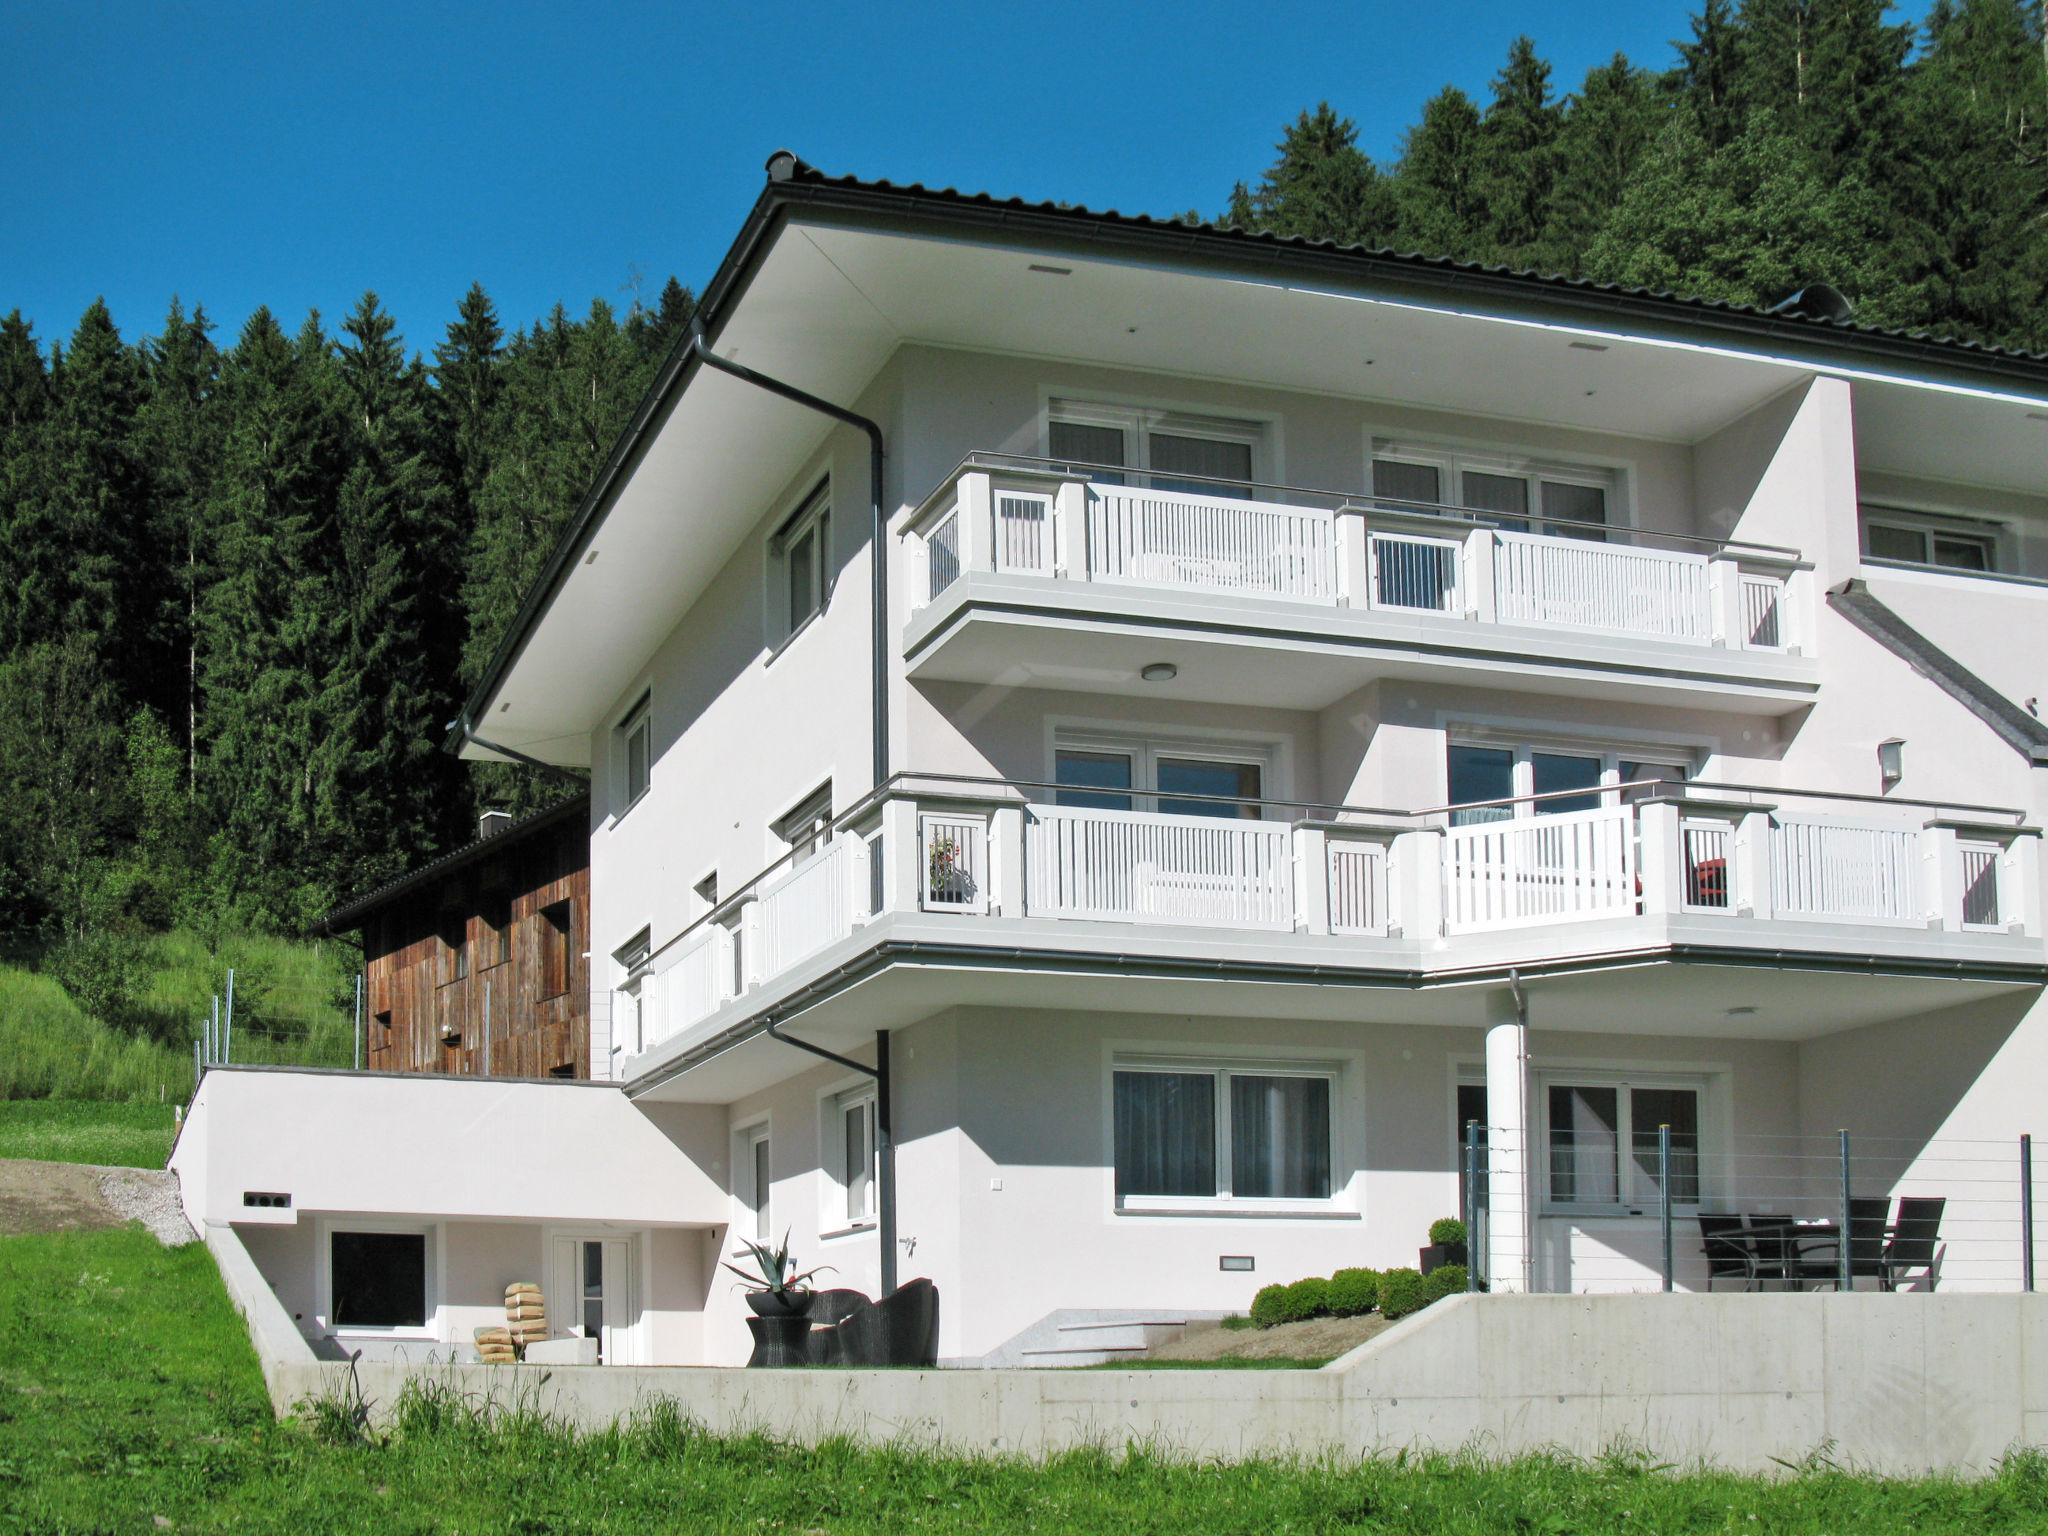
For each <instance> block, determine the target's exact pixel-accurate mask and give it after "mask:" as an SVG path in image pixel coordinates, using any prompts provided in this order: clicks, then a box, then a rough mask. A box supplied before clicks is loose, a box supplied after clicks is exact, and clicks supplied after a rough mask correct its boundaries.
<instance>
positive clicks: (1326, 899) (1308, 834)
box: [1294, 827, 1330, 934]
mask: <svg viewBox="0 0 2048 1536" xmlns="http://www.w3.org/2000/svg"><path fill="white" fill-rule="evenodd" d="M1329 859H1330V835H1329V833H1327V832H1325V831H1323V830H1322V829H1321V828H1319V827H1296V828H1295V829H1294V923H1295V926H1296V927H1297V928H1299V929H1300V930H1301V931H1302V932H1303V933H1315V934H1327V933H1329V931H1330V864H1329Z"/></svg>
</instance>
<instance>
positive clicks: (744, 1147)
mask: <svg viewBox="0 0 2048 1536" xmlns="http://www.w3.org/2000/svg"><path fill="white" fill-rule="evenodd" d="M739 1140H740V1156H739V1178H738V1179H737V1180H735V1181H734V1182H736V1183H737V1184H738V1185H739V1193H740V1201H741V1204H742V1205H743V1206H744V1207H745V1210H746V1222H745V1228H746V1230H747V1231H748V1232H749V1233H750V1234H751V1237H752V1240H753V1241H754V1242H757V1243H765V1242H769V1241H772V1233H773V1230H774V1228H773V1217H772V1214H771V1212H770V1211H769V1208H768V1205H769V1191H770V1189H771V1187H772V1185H773V1168H772V1165H771V1164H770V1162H769V1158H768V1126H767V1124H766V1123H765V1122H764V1123H763V1124H760V1125H753V1126H749V1127H747V1129H745V1130H744V1131H741V1132H740V1137H739Z"/></svg>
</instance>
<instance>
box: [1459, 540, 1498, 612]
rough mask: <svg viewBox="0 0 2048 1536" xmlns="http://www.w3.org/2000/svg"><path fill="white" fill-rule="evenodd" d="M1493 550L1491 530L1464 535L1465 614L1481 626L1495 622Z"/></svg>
mask: <svg viewBox="0 0 2048 1536" xmlns="http://www.w3.org/2000/svg"><path fill="white" fill-rule="evenodd" d="M1494 548H1495V545H1494V540H1493V530H1492V529H1491V528H1474V529H1473V530H1472V531H1471V532H1470V533H1468V534H1466V535H1465V553H1464V557H1463V564H1464V567H1465V569H1464V572H1463V575H1464V578H1465V611H1466V612H1467V613H1469V614H1470V615H1471V616H1472V618H1473V619H1474V620H1475V621H1476V622H1478V623H1481V624H1491V623H1493V622H1494V613H1495V605H1494V581H1493V552H1494Z"/></svg>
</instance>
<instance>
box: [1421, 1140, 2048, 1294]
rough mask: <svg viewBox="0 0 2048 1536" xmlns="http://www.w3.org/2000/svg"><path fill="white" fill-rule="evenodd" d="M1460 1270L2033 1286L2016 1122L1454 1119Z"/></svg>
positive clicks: (1515, 1282) (1657, 1280) (2024, 1158)
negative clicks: (1763, 1126) (1894, 1126)
mask: <svg viewBox="0 0 2048 1536" xmlns="http://www.w3.org/2000/svg"><path fill="white" fill-rule="evenodd" d="M1463 1154H1464V1158H1463V1166H1462V1169H1461V1173H1462V1177H1461V1181H1460V1182H1461V1185H1462V1186H1463V1189H1464V1198H1465V1205H1466V1221H1467V1226H1468V1228H1469V1230H1470V1234H1471V1244H1470V1246H1471V1256H1472V1265H1471V1268H1472V1271H1473V1277H1474V1278H1473V1283H1474V1285H1475V1287H1477V1286H1482V1285H1485V1286H1491V1287H1492V1288H1495V1289H1527V1290H1532V1291H1547V1292H1567V1293H1592V1292H1612V1291H1657V1290H1665V1291H1709V1290H1711V1291H1723V1290H1727V1291H1738V1290H1739V1291H1806V1290H1883V1291H1932V1290H1936V1289H1942V1290H1949V1291H2016V1290H2032V1289H2033V1288H2034V1282H2035V1275H2036V1272H2037V1270H2038V1269H2039V1268H2040V1267H2041V1262H2042V1260H2043V1258H2044V1257H2048V1254H2044V1251H2043V1247H2042V1241H2043V1235H2042V1234H2040V1233H2039V1232H2037V1230H2036V1228H2035V1222H2034V1210H2035V1207H2036V1204H2037V1201H2036V1198H2035V1197H2036V1196H2037V1194H2038V1193H2039V1192H2040V1191H2039V1189H2038V1186H2037V1184H2036V1178H2037V1175H2036V1174H2035V1171H2034V1168H2033V1142H2032V1138H2031V1137H2030V1136H2027V1135H2019V1136H2014V1137H2011V1138H2008V1139H1989V1138H1986V1139H1973V1138H1968V1137H1908V1136H1866V1135H1859V1134H1852V1133H1851V1132H1849V1131H1839V1132H1835V1133H1833V1134H1831V1135H1819V1136H1815V1135H1769V1134H1748V1135H1740V1136H1734V1137H1729V1138H1704V1139H1703V1138H1702V1137H1701V1136H1700V1135H1699V1133H1698V1132H1697V1131H1696V1130H1694V1129H1692V1128H1690V1127H1687V1128H1684V1129H1678V1128H1674V1127H1672V1126H1670V1125H1668V1124H1659V1125H1656V1126H1647V1125H1646V1126H1643V1127H1641V1128H1631V1127H1622V1126H1615V1125H1609V1124H1594V1125H1591V1126H1587V1125H1584V1124H1583V1123H1580V1124H1575V1125H1573V1126H1571V1127H1569V1128H1562V1127H1559V1126H1557V1125H1555V1124H1552V1125H1550V1126H1548V1127H1546V1128H1545V1129H1544V1130H1543V1131H1542V1132H1541V1133H1540V1136H1537V1137H1532V1136H1525V1135H1523V1134H1521V1133H1520V1132H1518V1131H1517V1130H1516V1129H1514V1128H1511V1127H1499V1126H1486V1125H1482V1124H1480V1123H1479V1122H1477V1121H1474V1122H1471V1123H1469V1124H1468V1125H1467V1126H1466V1128H1465V1139H1464V1148H1463Z"/></svg>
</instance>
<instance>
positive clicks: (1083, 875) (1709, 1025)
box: [621, 775, 2044, 1076]
mask: <svg viewBox="0 0 2048 1536" xmlns="http://www.w3.org/2000/svg"><path fill="white" fill-rule="evenodd" d="M1066 793H1067V795H1068V796H1069V798H1072V797H1073V793H1074V792H1072V791H1067V792H1066ZM1060 794H1061V791H1059V790H1058V789H1057V787H1056V786H1053V785H1042V784H1020V783H1006V782H1002V781H996V780H963V779H957V778H940V777H936V776H920V775H904V776H901V777H899V778H898V779H897V780H896V781H895V782H894V783H892V784H891V785H890V786H888V787H887V788H886V789H885V790H883V791H880V792H878V793H876V794H874V795H871V796H869V797H868V798H867V799H866V800H864V801H863V802H862V803H861V804H859V805H857V806H855V807H854V808H853V809H852V810H850V811H849V812H848V813H847V814H846V815H845V816H842V817H841V818H840V819H839V821H838V822H837V823H836V825H835V828H834V830H833V832H832V835H831V836H830V837H829V839H827V840H826V841H824V842H823V843H822V844H821V845H820V846H818V847H817V849H816V850H815V852H813V853H811V854H810V855H809V856H808V857H806V858H805V859H804V860H803V862H801V863H799V862H797V861H796V859H795V858H794V857H793V856H792V857H790V858H788V859H785V860H784V861H782V862H780V863H779V864H778V865H777V866H776V867H774V868H772V869H771V870H769V871H768V872H767V873H766V874H764V876H762V877H761V878H760V879H758V880H756V881H755V882H753V883H752V884H751V885H749V886H748V887H747V888H746V889H744V890H742V891H740V892H738V893H736V894H735V895H733V896H732V897H729V898H728V899H727V900H726V901H725V902H724V903H722V904H721V905H720V907H719V908H718V909H716V910H715V911H714V912H712V913H710V914H708V915H707V916H706V917H705V918H704V919H703V920H701V921H700V922H698V923H696V924H695V925H693V926H692V927H691V928H689V929H687V930H685V931H684V932H683V933H682V934H680V935H679V936H678V937H677V938H676V939H674V940H672V941H670V943H668V944H667V945H665V946H663V948H662V949H660V950H658V951H656V953H655V954H654V956H653V957H652V959H651V960H650V962H649V963H648V966H647V968H646V970H645V972H644V973H642V974H641V975H640V977H639V978H638V979H637V980H636V981H635V982H634V983H633V984H634V985H637V986H639V987H640V988H641V989H642V1002H641V1006H640V1007H639V1008H638V1009H637V1010H635V1011H634V1016H635V1017H636V1018H637V1020H638V1023H637V1024H636V1025H635V1028H636V1029H638V1030H639V1032H640V1033H639V1035H638V1037H637V1038H634V1039H630V1040H627V1041H624V1042H622V1043H621V1044H622V1050H623V1053H624V1055H625V1056H626V1057H627V1058H628V1065H627V1071H628V1073H629V1075H632V1076H644V1075H645V1074H646V1073H647V1072H648V1071H649V1070H650V1069H654V1068H657V1067H659V1066H660V1064H661V1063H663V1062H666V1061H670V1060H672V1059H673V1058H675V1057H676V1056H677V1055H678V1054H680V1053H681V1052H683V1051H685V1050H688V1049H691V1048H693V1047H695V1046H699V1045H702V1044H704V1043H705V1042H706V1041H708V1040H711V1039H714V1038H716V1037H718V1036H719V1035H721V1034H722V1033H723V1032H724V1030H725V1029H726V1028H728V1027H742V1028H743V1027H746V1026H748V1024H749V1021H758V1020H759V1019H761V1018H762V1017H764V1016H765V1017H768V1018H771V1019H772V1018H778V1017H787V1016H789V1015H790V1014H791V1013H792V1012H795V1011H806V1015H807V1023H809V1024H812V1025H814V1026H829V1025H830V1024H831V1023H832V1022H833V1019H834V1017H835V1015H834V1014H833V1011H832V1010H833V1009H834V1008H837V1009H838V1010H839V1013H838V1014H837V1015H836V1017H837V1019H838V1021H839V1023H840V1025H841V1027H853V1026H852V1025H849V1024H848V1022H847V1021H848V1019H852V1020H854V1021H856V1023H858V1024H864V1025H865V1027H867V1028H877V1027H883V1028H886V1027H889V1025H890V1023H891V1022H892V1021H893V1022H895V1023H907V1022H909V1021H911V1020H913V1019H915V1018H919V1017H923V1016H925V1015H926V1014H928V1013H931V1012H934V1011H937V1010H938V1009H940V1008H943V1007H945V1006H948V1005H950V1004H952V1003H959V1002H980V1003H994V1004H997V1005H1003V1004H1007V1005H1009V1006H1011V1007H1013V1008H1014V1007H1016V1006H1019V1005H1020V1003H1022V1004H1023V1005H1026V1006H1033V1007H1059V1006H1071V1007H1077V1008H1113V1009H1114V1008H1123V1009H1131V1008H1136V1009H1140V1010H1144V1011H1155V1010H1156V1011H1162V1012H1181V1011H1186V1012H1199V1013H1208V1014H1232V1013H1237V1014H1239V1015H1245V1014H1253V1015H1256V1014H1261V1013H1264V1014H1269V1015H1272V1016H1279V1017H1288V1016H1292V1017H1335V1018H1348V1019H1360V1018H1389V1019H1397V1018H1407V1019H1410V1020H1412V1021H1417V1022H1439V1023H1464V1024H1470V1023H1474V1022H1479V1021H1480V1020H1481V1019H1482V1018H1483V1017H1484V1014H1483V1008H1484V1003H1483V1001H1481V1000H1479V994H1480V993H1481V992H1482V990H1483V989H1482V988H1481V987H1479V986H1476V985H1475V983H1483V982H1486V981H1488V980H1491V981H1494V982H1495V983H1499V982H1502V981H1503V980H1504V979H1505V978H1507V977H1509V976H1510V975H1514V974H1520V975H1525V976H1529V977H1536V976H1552V977H1557V978H1561V979H1562V980H1563V982H1564V984H1565V985H1568V986H1575V987H1578V988H1579V989H1580V990H1579V991H1578V992H1577V993H1576V994H1566V993H1558V994H1555V995H1556V996H1559V997H1564V996H1567V995H1571V996H1575V997H1576V998H1577V1001H1576V1002H1575V1003H1574V1005H1573V1006H1574V1008H1575V1012H1574V1015H1573V1016H1574V1018H1575V1020H1576V1021H1577V1022H1576V1023H1575V1025H1574V1027H1578V1028H1617V1029H1626V1030H1628V1031H1629V1032H1632V1033H1657V1032H1660V1031H1681V1032H1683V1031H1693V1032H1700V1033H1717V1032H1727V1033H1737V1034H1744V1033H1759V1032H1761V1033H1765V1034H1777V1035H1780V1036H1784V1035H1792V1036H1798V1035H1800V1034H1803V1033H1825V1032H1827V1031H1829V1030H1832V1029H1840V1028H1847V1027H1852V1026H1853V1025H1854V1024H1856V1023H1859V1022H1871V1021H1874V1020H1876V1019H1879V1018H1884V1017H1898V1016H1903V1015H1906V1014H1910V1013H1915V1012H1924V1011H1927V1010H1929V1009H1934V1008H1941V1007H1947V1006H1951V1005H1954V1004H1957V1003H1960V1002H1965V1001H1969V1000H1971V999H1972V998H1974V997H1976V996H1979V995H1982V993H1983V992H1984V990H1985V989H1986V988H1992V989H1998V988H2002V987H2010V986H2011V985H2012V984H2014V983H2020V984H2025V985H2033V984H2038V982H2039V981H2040V979H2041V978H2042V975H2043V961H2044V953H2043V946H2042V942H2041V926H2040V918H2039V914H2038V913H2037V912H2036V911H2035V910H2034V905H2035V898H2034V892H2035V890H2036V888H2037V883H2038V878H2039V877H2038V871H2037V854H2036V846H2035V845H2036V841H2037V838H2036V836H2035V834H2034V831H2033V829H2031V828H2029V827H2026V826H2024V825H2022V824H2021V820H2020V818H2019V816H2018V815H2017V814H2016V813H2012V812H2003V811H1986V810H1983V809H1981V808H1968V807H1950V808H1944V807H1938V806H1931V805H1916V804H1900V803H1891V802H1875V801H1872V800H1870V799H1868V798H1859V797H1854V796H1816V795H1810V794H1803V793H1796V792H1786V791H1768V790H1760V789H1755V788H1749V787H1737V786H1725V785H1723V786H1713V785H1700V784H1685V785H1673V784H1669V783H1662V782H1658V783H1651V782H1644V783H1642V784H1638V785H1633V786H1623V787H1618V788H1616V789H1612V790H1608V791H1603V792H1601V799H1602V801H1603V803H1602V804H1600V805H1599V806H1597V807H1595V808H1591V809H1570V810H1557V809H1555V807H1556V806H1559V805H1577V804H1579V803H1580V802H1582V801H1583V799H1584V798H1585V796H1584V795H1583V794H1573V795H1567V797H1566V798H1564V799H1562V800H1560V798H1559V797H1558V796H1557V795H1554V794H1553V795H1543V796H1529V797H1523V798H1521V799H1517V800H1511V801H1495V802H1488V803H1486V804H1482V805H1466V806H1456V807H1443V808H1438V809H1436V810H1431V811H1421V812H1412V813H1410V812H1386V811H1367V810H1361V809H1356V808H1346V807H1322V806H1305V805H1300V804H1295V803H1282V802H1267V801H1249V800H1235V799H1230V798H1227V797H1219V796H1203V795H1182V796H1176V797H1175V800H1176V804H1178V805H1183V806H1188V807H1191V808H1192V807H1196V806H1197V804H1198V803H1199V808H1200V809H1202V810H1207V811H1211V812H1214V813H1215V814H1167V813H1161V812H1159V811H1156V810H1153V809H1150V808H1148V807H1147V805H1146V804H1145V803H1144V802H1146V801H1147V800H1148V799H1149V798H1150V797H1147V796H1143V795H1136V796H1124V797H1117V796H1107V795H1104V794H1102V793H1099V792H1092V791H1091V792H1086V793H1084V794H1083V795H1082V796H1081V798H1084V799H1087V800H1090V801H1095V802H1100V801H1103V800H1105V799H1119V798H1120V799H1123V800H1126V801H1128V805H1124V804H1119V805H1104V804H1100V803H1093V804H1085V805H1075V804H1064V805H1063V804H1058V803H1048V802H1049V801H1056V800H1057V798H1058V796H1059V795H1060ZM1637 795H1640V796H1642V798H1634V796H1637ZM1676 961H1687V962H1698V963H1699V964H1701V965H1705V966H1708V967H1727V968H1733V969H1730V970H1727V971H1725V972H1722V971H1716V972H1714V973H1713V974H1712V975H1711V976H1708V977H1701V976H1699V975H1697V974H1694V975H1692V976H1687V975H1686V974H1685V973H1686V972H1687V971H1688V970H1689V969H1691V967H1689V966H1686V965H1674V964H1671V963H1669V962H1676ZM1738 971H1739V972H1740V977H1739V979H1733V978H1736V973H1737V972H1738ZM920 975H921V976H922V977H923V978H924V979H923V981H922V982H918V981H914V980H906V979H905V978H914V977H917V976H920ZM1716 976H1718V977H1721V978H1722V979H1720V980H1718V981H1717V980H1715V979H1714V977H1716ZM1026 977H1028V981H1027V980H1024V979H1023V978H1026ZM1660 978H1661V979H1660ZM1360 987H1365V988H1368V989H1375V990H1377V991H1378V992H1379V994H1380V997H1379V1000H1377V1001H1374V1002H1372V1003H1370V1004H1366V1003H1361V1002H1360V1001H1359V1000H1358V997H1357V990H1358V988H1360ZM1737 987H1739V988H1741V991H1740V992H1739V993H1736V994H1735V995H1737V996H1741V997H1743V998H1745V999H1748V998H1754V999H1755V1000H1756V1001H1755V1002H1749V1001H1745V1002H1743V1003H1741V1004H1739V1005H1735V1006H1731V1005H1730V994H1731V992H1733V991H1734V989H1735V988H1737ZM906 988H920V990H914V991H907V990H905V989H906ZM1020 988H1023V989H1024V990H1022V991H1020ZM1603 989H1604V990H1603ZM849 996H850V997H851V998H852V999H853V1000H852V1001H851V1002H849V1001H848V998H849ZM1026 999H1028V1002H1026V1001H1025V1000H1026ZM835 1000H836V1001H835ZM849 1009H851V1010H852V1012H851V1013H848V1012H847V1010H849ZM1475 1010H1480V1011H1479V1012H1475ZM1760 1012H1761V1013H1762V1015H1763V1017H1761V1018H1758V1017H1756V1015H1758V1014H1759V1013H1760ZM1731 1018H1739V1019H1740V1021H1741V1022H1740V1023H1739V1024H1736V1025H1734V1026H1732V1027H1731V1025H1730V1023H1729V1020H1730V1019H1731ZM635 1058H637V1060H635Z"/></svg>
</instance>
